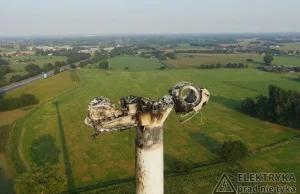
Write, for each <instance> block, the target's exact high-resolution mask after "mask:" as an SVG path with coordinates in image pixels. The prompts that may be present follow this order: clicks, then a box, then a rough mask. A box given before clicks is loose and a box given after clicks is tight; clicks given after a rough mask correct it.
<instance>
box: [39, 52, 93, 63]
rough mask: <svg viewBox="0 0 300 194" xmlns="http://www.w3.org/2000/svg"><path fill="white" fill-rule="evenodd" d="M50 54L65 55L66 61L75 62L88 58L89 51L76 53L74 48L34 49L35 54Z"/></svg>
mask: <svg viewBox="0 0 300 194" xmlns="http://www.w3.org/2000/svg"><path fill="white" fill-rule="evenodd" d="M50 53H51V54H52V55H53V56H66V57H67V63H75V62H78V61H82V60H84V59H88V58H90V57H91V55H90V54H89V53H78V51H77V50H76V49H69V50H67V49H60V50H48V51H44V50H41V49H36V51H35V54H36V55H41V56H46V55H48V54H50Z"/></svg>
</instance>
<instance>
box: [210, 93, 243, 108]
mask: <svg viewBox="0 0 300 194" xmlns="http://www.w3.org/2000/svg"><path fill="white" fill-rule="evenodd" d="M210 100H212V101H213V102H216V103H219V104H221V105H224V106H226V107H227V108H230V109H238V108H239V107H240V104H241V100H235V99H231V98H224V97H220V96H211V97H210Z"/></svg>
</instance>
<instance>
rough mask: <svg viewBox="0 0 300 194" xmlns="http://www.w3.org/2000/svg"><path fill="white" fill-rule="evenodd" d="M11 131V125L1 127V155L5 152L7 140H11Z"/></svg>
mask: <svg viewBox="0 0 300 194" xmlns="http://www.w3.org/2000/svg"><path fill="white" fill-rule="evenodd" d="M9 131H10V126H9V125H2V126H0V153H1V152H5V148H6V143H7V140H8V139H9Z"/></svg>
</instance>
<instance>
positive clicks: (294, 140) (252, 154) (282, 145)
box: [250, 135, 300, 156]
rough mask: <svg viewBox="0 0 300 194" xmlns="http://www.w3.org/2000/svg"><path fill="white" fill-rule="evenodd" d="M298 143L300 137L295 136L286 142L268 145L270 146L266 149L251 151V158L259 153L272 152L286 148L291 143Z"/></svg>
mask: <svg viewBox="0 0 300 194" xmlns="http://www.w3.org/2000/svg"><path fill="white" fill-rule="evenodd" d="M296 141H300V135H297V136H294V137H292V138H289V139H286V140H283V141H279V142H276V143H273V144H271V145H268V146H264V147H261V148H258V149H255V150H252V151H250V156H254V155H256V154H258V153H263V152H267V151H270V150H273V149H276V148H280V147H284V146H286V145H289V144H291V143H294V142H296Z"/></svg>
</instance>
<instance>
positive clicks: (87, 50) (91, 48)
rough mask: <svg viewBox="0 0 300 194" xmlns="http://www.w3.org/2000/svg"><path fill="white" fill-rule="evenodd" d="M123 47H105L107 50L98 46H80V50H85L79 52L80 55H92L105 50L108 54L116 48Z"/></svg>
mask: <svg viewBox="0 0 300 194" xmlns="http://www.w3.org/2000/svg"><path fill="white" fill-rule="evenodd" d="M118 47H121V46H120V45H119V44H118V45H117V46H116V47H105V48H101V49H100V48H99V47H97V46H80V48H83V49H82V50H79V51H78V52H79V53H92V52H96V51H100V50H104V51H107V52H110V51H112V50H113V49H114V48H118Z"/></svg>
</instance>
